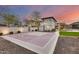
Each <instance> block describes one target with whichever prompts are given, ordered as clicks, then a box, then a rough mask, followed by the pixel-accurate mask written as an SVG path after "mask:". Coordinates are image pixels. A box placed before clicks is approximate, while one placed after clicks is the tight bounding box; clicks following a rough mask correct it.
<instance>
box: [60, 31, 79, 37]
mask: <svg viewBox="0 0 79 59" xmlns="http://www.w3.org/2000/svg"><path fill="white" fill-rule="evenodd" d="M60 36H79V32H60Z"/></svg>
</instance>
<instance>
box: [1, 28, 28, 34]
mask: <svg viewBox="0 0 79 59" xmlns="http://www.w3.org/2000/svg"><path fill="white" fill-rule="evenodd" d="M17 31H20V32H28V27H0V33H3V34H9V32H13V33H17Z"/></svg>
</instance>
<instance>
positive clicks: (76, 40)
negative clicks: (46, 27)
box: [54, 37, 79, 54]
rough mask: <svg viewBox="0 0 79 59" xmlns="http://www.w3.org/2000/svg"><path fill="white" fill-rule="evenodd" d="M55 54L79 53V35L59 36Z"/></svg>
mask: <svg viewBox="0 0 79 59" xmlns="http://www.w3.org/2000/svg"><path fill="white" fill-rule="evenodd" d="M54 53H55V54H79V37H59V39H58V42H57V45H56V48H55V51H54Z"/></svg>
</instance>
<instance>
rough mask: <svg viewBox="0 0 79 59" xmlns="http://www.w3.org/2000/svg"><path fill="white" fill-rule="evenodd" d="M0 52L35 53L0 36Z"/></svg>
mask: <svg viewBox="0 0 79 59" xmlns="http://www.w3.org/2000/svg"><path fill="white" fill-rule="evenodd" d="M0 54H35V52H32V51H30V50H28V49H25V48H23V47H21V46H19V45H16V44H14V43H12V42H9V41H7V40H5V39H3V38H1V37H0Z"/></svg>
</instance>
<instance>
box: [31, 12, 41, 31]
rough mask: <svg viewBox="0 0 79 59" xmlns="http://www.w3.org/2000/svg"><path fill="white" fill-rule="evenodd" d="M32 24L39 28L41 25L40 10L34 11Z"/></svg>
mask: <svg viewBox="0 0 79 59" xmlns="http://www.w3.org/2000/svg"><path fill="white" fill-rule="evenodd" d="M31 17H32V18H31V20H32V22H31V24H32V25H34V26H36V27H37V28H38V30H39V26H40V12H37V11H34V12H33V13H32V15H31Z"/></svg>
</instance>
